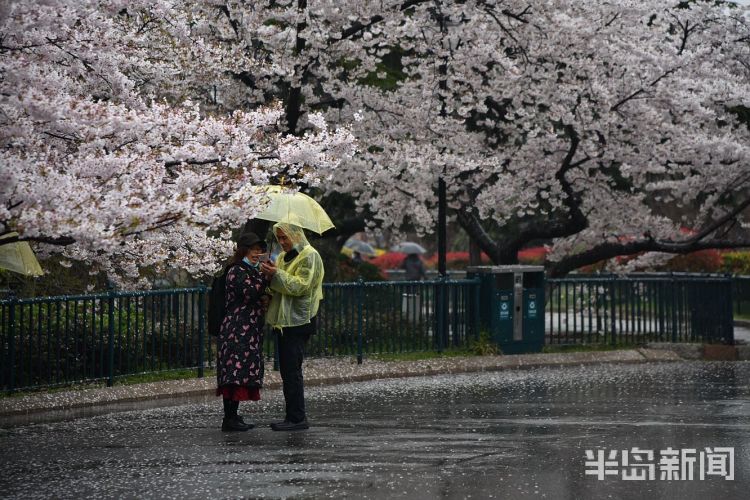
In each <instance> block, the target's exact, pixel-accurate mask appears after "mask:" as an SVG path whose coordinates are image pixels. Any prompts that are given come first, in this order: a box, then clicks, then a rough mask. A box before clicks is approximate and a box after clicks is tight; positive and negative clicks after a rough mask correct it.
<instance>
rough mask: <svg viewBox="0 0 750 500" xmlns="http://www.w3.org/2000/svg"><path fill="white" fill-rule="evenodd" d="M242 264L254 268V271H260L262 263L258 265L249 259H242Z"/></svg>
mask: <svg viewBox="0 0 750 500" xmlns="http://www.w3.org/2000/svg"><path fill="white" fill-rule="evenodd" d="M242 262H244V263H245V264H247V265H248V266H250V267H252V268H253V269H258V268H259V267H260V262H258V263H257V264H253V263H252V262H251V261H250V259H248V258H247V257H242Z"/></svg>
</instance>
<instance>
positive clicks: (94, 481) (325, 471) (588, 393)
mask: <svg viewBox="0 0 750 500" xmlns="http://www.w3.org/2000/svg"><path fill="white" fill-rule="evenodd" d="M281 405H282V400H281V396H280V394H279V393H278V392H277V391H269V392H266V393H264V401H262V402H260V403H243V404H242V405H241V407H240V411H241V413H244V415H245V416H246V420H249V419H252V420H254V421H256V422H258V423H259V424H261V425H260V426H259V428H257V429H254V430H251V431H249V432H246V433H238V434H226V433H221V432H220V431H219V430H218V426H219V423H220V401H219V400H215V399H210V400H208V399H206V400H200V401H197V400H196V401H195V402H192V403H190V404H186V405H181V406H173V407H169V408H150V409H142V410H138V411H129V412H120V413H113V414H108V415H100V416H96V417H86V418H78V419H75V420H72V421H64V422H55V423H47V424H30V425H22V426H17V427H13V428H9V429H0V450H2V454H0V471H2V473H1V474H0V497H3V498H52V497H54V498H81V497H87V498H94V497H95V498H263V497H266V498H279V497H289V498H354V497H359V498H383V499H388V498H415V499H420V498H513V499H516V498H566V499H567V498H569V499H574V498H576V499H577V498H607V497H611V498H663V499H668V498H675V499H677V498H679V499H704V498H722V499H723V500H729V499H734V498H737V499H740V498H743V499H744V498H747V491H748V489H750V363H748V362H738V363H704V362H694V363H670V364H653V365H622V366H613V365H608V366H599V367H581V368H563V369H555V368H545V369H536V370H529V371H507V372H499V373H488V374H469V375H455V376H441V377H432V378H412V379H398V380H388V381H374V382H366V383H357V384H348V385H342V386H330V387H322V388H312V389H309V390H308V412H309V415H310V420H311V423H312V424H313V427H312V428H311V429H310V430H309V431H306V432H298V433H275V432H272V431H271V430H270V429H268V427H267V424H268V423H269V422H271V421H274V420H275V419H276V418H277V417H278V416H279V412H280V410H281ZM633 447H638V448H641V449H647V450H654V451H655V454H656V460H655V461H654V463H658V459H659V450H662V449H666V448H667V447H672V448H675V449H687V448H695V449H697V450H703V449H704V448H705V447H711V448H713V447H733V448H734V454H735V456H734V460H735V464H734V476H735V477H734V480H733V481H727V480H725V479H723V478H722V477H718V476H708V477H707V478H706V479H705V480H704V481H699V480H697V474H698V471H697V468H696V469H695V471H696V472H695V474H696V479H694V480H692V481H666V480H660V479H659V467H658V466H656V479H655V480H652V481H624V480H622V479H621V478H620V477H614V476H607V477H606V479H604V480H602V481H600V480H598V479H596V477H594V476H590V475H585V474H584V472H585V470H586V466H585V463H584V462H585V460H586V458H585V450H587V449H591V450H595V449H604V450H612V449H618V450H619V449H628V450H629V449H631V448H633ZM618 465H619V464H618ZM618 470H619V469H618Z"/></svg>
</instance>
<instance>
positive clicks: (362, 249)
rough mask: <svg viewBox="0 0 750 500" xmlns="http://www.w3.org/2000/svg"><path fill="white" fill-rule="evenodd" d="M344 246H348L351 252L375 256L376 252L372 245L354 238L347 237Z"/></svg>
mask: <svg viewBox="0 0 750 500" xmlns="http://www.w3.org/2000/svg"><path fill="white" fill-rule="evenodd" d="M344 247H346V248H348V249H349V250H351V251H352V252H358V253H359V254H360V255H369V256H371V257H375V256H376V255H377V254H378V253H377V252H376V251H375V248H374V247H373V246H372V245H370V244H369V243H366V242H364V241H362V240H358V239H356V238H349V239H348V240H346V243H344Z"/></svg>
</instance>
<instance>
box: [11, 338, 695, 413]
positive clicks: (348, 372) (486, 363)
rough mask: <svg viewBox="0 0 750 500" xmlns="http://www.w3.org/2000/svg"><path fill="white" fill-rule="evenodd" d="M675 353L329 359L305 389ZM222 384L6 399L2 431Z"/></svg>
mask: <svg viewBox="0 0 750 500" xmlns="http://www.w3.org/2000/svg"><path fill="white" fill-rule="evenodd" d="M680 359H681V358H680V357H679V356H678V355H677V354H675V353H674V352H671V351H669V350H661V349H633V350H620V351H597V352H577V353H566V354H523V355H515V356H468V357H445V358H436V359H429V360H422V361H398V362H386V361H378V360H373V359H366V360H365V362H364V363H363V364H361V365H358V364H357V363H356V361H355V360H354V359H353V358H345V357H342V358H323V359H308V360H306V361H305V367H304V373H305V385H306V386H308V387H310V386H315V385H328V384H335V383H346V382H355V381H365V380H373V379H383V378H394V377H414V376H423V375H439V374H450V373H466V372H482V371H501V370H509V369H519V368H520V369H523V368H534V367H540V366H578V365H595V364H602V363H647V362H655V361H679V360H680ZM280 384H281V381H280V377H279V374H278V372H273V371H271V370H267V371H266V380H265V386H266V388H267V389H275V388H279V387H280ZM215 389H216V381H215V379H213V378H210V377H207V378H203V379H198V378H195V379H186V380H173V381H168V382H154V383H146V384H134V385H123V386H115V387H109V388H96V389H85V390H74V391H64V392H51V393H37V394H29V395H25V396H21V397H12V398H3V399H0V427H2V426H8V425H15V424H18V423H26V422H33V421H42V420H47V421H49V420H60V419H66V418H71V417H74V416H80V415H89V416H90V415H95V414H101V413H107V412H111V411H118V410H128V409H132V408H136V407H139V408H143V407H145V406H149V405H150V406H163V405H168V404H177V403H179V402H180V401H181V400H182V399H183V398H185V397H192V396H203V395H210V394H212V393H213V392H214V391H215Z"/></svg>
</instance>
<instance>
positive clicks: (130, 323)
mask: <svg viewBox="0 0 750 500" xmlns="http://www.w3.org/2000/svg"><path fill="white" fill-rule="evenodd" d="M206 292H207V289H206V288H205V287H199V288H187V289H177V290H159V291H148V292H109V293H103V294H91V295H79V296H59V297H43V298H34V299H13V298H11V299H6V300H1V301H0V367H1V368H0V386H1V387H2V388H3V390H5V391H14V390H23V389H29V388H34V387H53V386H56V385H68V384H71V383H75V382H84V381H97V380H105V381H106V382H107V383H108V385H111V384H112V383H113V381H114V379H116V378H117V377H122V376H126V375H132V374H139V373H146V372H159V371H165V370H175V369H183V368H190V369H197V370H198V376H203V370H204V368H205V367H206V366H213V362H214V359H213V358H214V354H213V351H214V349H213V347H212V342H211V340H212V339H211V338H210V337H209V336H208V335H206V334H205V332H206V324H205V322H206ZM478 292H479V288H478V282H476V281H473V280H434V281H415V282H372V283H365V282H357V283H331V284H325V285H324V295H325V300H324V301H323V302H322V303H321V306H320V310H319V312H318V333H317V335H315V336H314V337H313V338H312V339H311V340H310V343H309V345H308V354H309V355H311V356H338V355H347V354H349V355H356V356H357V357H358V358H359V359H360V360H361V359H362V356H364V355H367V354H374V353H390V352H409V351H423V350H433V349H436V350H438V351H440V350H443V349H447V348H450V347H465V346H467V345H469V344H470V343H471V341H472V339H475V338H478V336H479V331H478V326H477V325H478V319H477V314H478V311H477V308H476V306H475V304H477V303H478V299H477V294H478ZM441 297H444V300H441ZM440 318H442V319H443V321H442V322H440V321H439V319H440ZM274 341H275V339H274V337H273V336H272V335H266V338H265V350H266V354H267V357H268V358H269V359H272V358H273V357H274V356H275V342H274Z"/></svg>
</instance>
